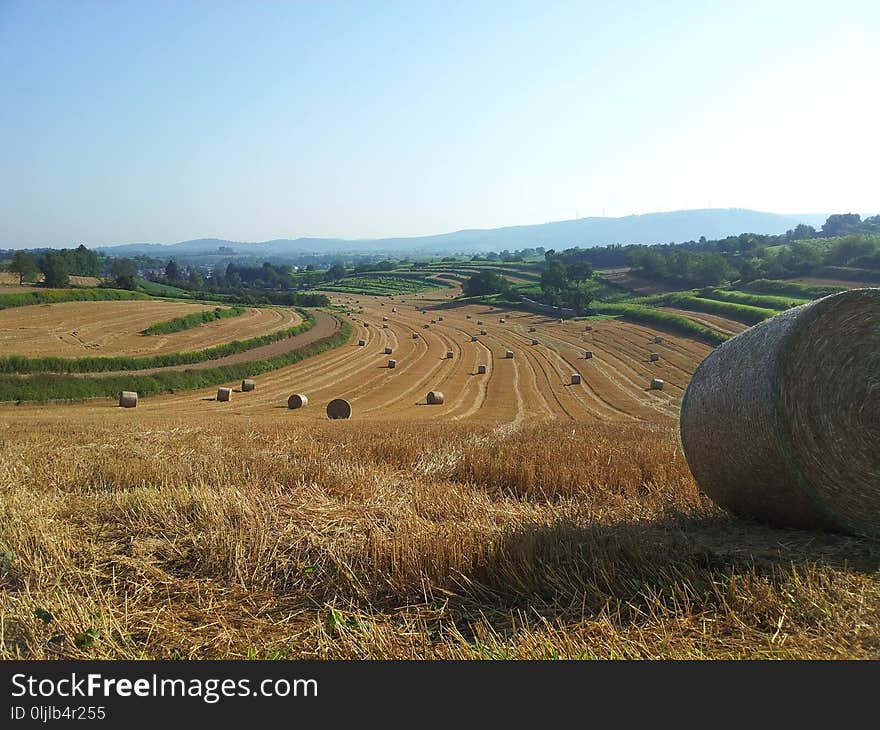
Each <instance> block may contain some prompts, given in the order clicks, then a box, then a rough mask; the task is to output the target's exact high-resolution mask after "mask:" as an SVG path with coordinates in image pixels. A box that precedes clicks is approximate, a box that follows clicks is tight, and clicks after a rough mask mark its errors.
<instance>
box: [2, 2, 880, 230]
mask: <svg viewBox="0 0 880 730" xmlns="http://www.w3.org/2000/svg"><path fill="white" fill-rule="evenodd" d="M878 48H880V2H877V0H862V1H859V0H837V1H836V2H822V3H811V2H809V0H799V1H798V2H777V1H775V0H762V1H760V2H758V1H753V0H745V1H743V2H739V1H738V2H729V1H725V2H717V1H714V0H709V1H707V2H693V1H689V2H677V1H675V0H672V1H667V2H662V3H661V2H647V1H646V2H617V3H610V2H596V3H590V2H547V3H544V2H536V1H535V0H530V1H529V2H522V3H520V2H513V1H510V0H505V1H504V2H478V1H477V0H474V2H450V1H448V0H444V2H437V3H427V2H418V1H416V0H414V1H413V2H388V3H377V2H320V3H318V2H312V3H309V2H260V1H257V2H244V0H239V1H238V2H219V1H218V2H196V1H195V0H179V1H178V2H160V1H156V0H150V2H144V1H143V0H138V1H137V2H124V1H119V2H116V1H111V0H105V1H102V2H76V1H75V0H64V1H59V2H44V1H41V0H22V1H19V0H0V91H2V96H0V246H14V247H15V246H36V245H52V246H64V245H72V244H75V243H80V242H85V243H86V244H87V245H100V244H109V243H125V242H161V243H168V242H173V241H179V240H185V239H189V238H199V237H219V238H229V239H233V240H246V241H256V240H265V239H270V238H295V237H298V236H304V235H308V236H340V237H350V238H363V237H376V236H391V235H420V234H431V233H442V232H446V231H450V230H457V229H461V228H487V227H496V226H502V225H515V224H524V223H540V222H544V221H549V220H559V219H567V218H573V217H575V216H576V215H580V216H581V217H584V216H588V215H603V214H605V215H609V216H618V215H627V214H630V213H645V212H651V211H661V210H674V209H679V208H702V207H719V208H721V207H743V208H756V209H759V210H769V211H774V212H782V213H795V212H797V213H800V212H849V211H852V212H860V213H863V214H870V213H877V212H878V210H880V194H878V193H880V183H878V170H880V144H878V129H880V94H878V80H880V51H878Z"/></svg>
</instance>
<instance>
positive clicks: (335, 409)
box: [327, 398, 351, 418]
mask: <svg viewBox="0 0 880 730" xmlns="http://www.w3.org/2000/svg"><path fill="white" fill-rule="evenodd" d="M327 418H351V403H349V402H348V401H347V400H345V399H343V398H334V399H333V400H331V401H330V402H329V403H328V404H327Z"/></svg>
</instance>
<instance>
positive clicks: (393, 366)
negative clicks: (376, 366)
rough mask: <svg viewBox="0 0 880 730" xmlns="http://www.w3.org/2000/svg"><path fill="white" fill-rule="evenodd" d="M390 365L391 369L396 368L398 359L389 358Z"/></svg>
mask: <svg viewBox="0 0 880 730" xmlns="http://www.w3.org/2000/svg"><path fill="white" fill-rule="evenodd" d="M388 367H389V368H390V369H391V370H394V368H396V367H397V360H389V361H388Z"/></svg>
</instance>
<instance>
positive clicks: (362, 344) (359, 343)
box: [358, 340, 367, 347]
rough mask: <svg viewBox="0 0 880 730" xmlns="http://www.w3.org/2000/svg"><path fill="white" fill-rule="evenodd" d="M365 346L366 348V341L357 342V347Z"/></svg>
mask: <svg viewBox="0 0 880 730" xmlns="http://www.w3.org/2000/svg"><path fill="white" fill-rule="evenodd" d="M366 346H367V341H366V340H358V347H366Z"/></svg>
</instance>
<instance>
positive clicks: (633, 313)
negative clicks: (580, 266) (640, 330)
mask: <svg viewBox="0 0 880 730" xmlns="http://www.w3.org/2000/svg"><path fill="white" fill-rule="evenodd" d="M591 308H592V309H595V310H596V311H597V312H599V314H619V315H620V316H621V317H622V318H623V319H626V320H629V321H632V322H639V323H640V324H651V325H658V326H661V327H665V328H666V329H669V330H672V331H675V332H679V333H681V334H683V335H687V336H688V337H693V338H694V339H695V340H700V341H701V342H705V343H706V344H709V345H720V344H721V343H722V342H725V341H726V340H728V339H730V338H729V337H728V336H727V335H724V334H722V333H720V332H716V331H715V330H713V329H710V328H709V327H705V326H703V325H701V324H699V323H698V322H694V321H693V320H692V319H688V318H687V317H682V316H681V315H680V314H673V313H672V312H664V311H662V310H659V309H654V308H652V307H646V306H643V305H641V304H623V303H617V304H609V303H606V302H594V303H593V304H592V305H591Z"/></svg>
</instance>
